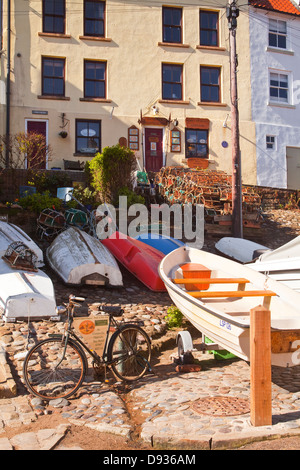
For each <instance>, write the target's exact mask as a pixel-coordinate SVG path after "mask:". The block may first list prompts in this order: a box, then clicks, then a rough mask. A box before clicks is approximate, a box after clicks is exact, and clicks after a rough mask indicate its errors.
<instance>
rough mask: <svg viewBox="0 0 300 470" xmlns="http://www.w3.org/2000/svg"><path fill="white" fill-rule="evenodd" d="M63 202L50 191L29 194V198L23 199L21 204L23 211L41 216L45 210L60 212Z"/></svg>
mask: <svg viewBox="0 0 300 470" xmlns="http://www.w3.org/2000/svg"><path fill="white" fill-rule="evenodd" d="M62 203H63V201H62V200H61V199H58V198H57V197H52V196H51V194H50V192H49V191H46V192H45V193H43V194H41V193H35V194H29V195H28V196H25V197H22V198H21V199H20V201H19V204H20V206H21V207H23V209H28V210H30V211H32V212H35V213H36V214H39V213H40V212H42V211H43V210H44V209H55V210H57V211H58V210H60V208H61V207H62Z"/></svg>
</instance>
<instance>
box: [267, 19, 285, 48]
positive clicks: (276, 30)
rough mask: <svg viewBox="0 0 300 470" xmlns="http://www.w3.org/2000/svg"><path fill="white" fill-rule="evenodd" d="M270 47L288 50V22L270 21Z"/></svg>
mask: <svg viewBox="0 0 300 470" xmlns="http://www.w3.org/2000/svg"><path fill="white" fill-rule="evenodd" d="M269 46H270V47H278V48H279V49H286V48H287V24H286V21H282V20H273V19H269Z"/></svg>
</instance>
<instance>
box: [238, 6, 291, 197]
mask: <svg viewBox="0 0 300 470" xmlns="http://www.w3.org/2000/svg"><path fill="white" fill-rule="evenodd" d="M249 5H250V6H251V7H250V9H249V25H250V54H251V89H252V91H251V96H252V120H253V121H254V122H255V125H256V159H257V184H258V185H260V186H268V187H273V188H288V189H300V9H299V7H298V6H296V4H294V3H293V2H292V1H290V0H249ZM241 12H242V10H241ZM240 105H241V104H240Z"/></svg>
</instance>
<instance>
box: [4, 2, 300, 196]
mask: <svg viewBox="0 0 300 470" xmlns="http://www.w3.org/2000/svg"><path fill="white" fill-rule="evenodd" d="M226 6H227V4H226V2H221V1H219V0H207V1H205V2H202V1H201V2H199V1H195V0H183V1H181V2H178V1H177V0H176V1H171V0H170V1H166V2H160V1H157V0H150V1H146V0H141V1H138V0H129V1H124V2H119V1H118V0H107V1H102V0H26V1H25V0H15V2H11V0H1V68H0V74H1V75H0V113H1V122H0V133H1V134H2V135H3V134H5V133H6V132H7V127H8V126H9V133H10V134H11V135H13V134H16V133H17V132H20V131H26V132H33V131H35V132H38V133H42V134H44V135H45V138H46V140H47V143H48V144H50V146H51V148H52V155H51V159H48V158H47V155H46V156H45V160H44V162H43V163H42V165H41V166H42V167H44V168H46V169H51V168H61V169H66V168H72V167H74V166H75V167H77V165H78V162H80V163H81V164H84V162H86V161H87V160H89V159H91V158H92V157H93V156H94V154H95V152H98V151H101V149H102V148H103V147H105V146H108V145H114V144H116V143H118V142H120V143H121V144H122V145H128V146H129V147H130V148H132V149H133V150H134V151H135V153H136V156H137V159H138V161H139V163H140V165H141V167H145V168H146V169H147V170H148V171H157V170H159V169H160V168H161V167H162V166H169V165H184V166H189V167H194V168H209V169H217V170H224V171H226V172H227V173H231V171H232V157H231V143H232V138H231V114H230V111H231V96H230V60H229V52H230V51H229V29H228V22H227V17H226ZM239 10H240V14H239V17H238V27H237V36H236V37H237V54H238V56H237V59H238V60H237V80H238V103H239V121H240V129H239V130H240V149H241V161H242V180H243V182H244V183H247V184H260V185H263V186H274V187H291V188H292V187H297V186H298V187H299V183H297V181H298V182H299V180H300V178H299V176H298V173H297V172H299V171H300V169H299V165H300V163H299V158H300V157H299V151H300V150H299V149H300V137H299V135H300V133H299V122H300V121H299V117H300V116H299V112H300V111H299V109H300V106H299V104H298V101H299V99H300V98H299V96H300V95H299V93H298V95H299V96H298V95H297V83H298V82H299V80H300V77H299V66H298V69H297V64H299V50H300V39H299V37H300V26H299V21H300V10H299V8H298V7H297V5H296V4H295V3H292V0H270V1H266V0H249V5H247V4H245V3H243V4H241V6H240V7H239ZM8 64H9V65H10V67H8ZM299 83H300V82H299ZM299 83H298V85H299ZM298 88H299V89H300V86H299V87H298ZM297 96H298V98H299V99H298V101H297ZM26 165H27V167H30V165H31V162H30V161H27V162H26Z"/></svg>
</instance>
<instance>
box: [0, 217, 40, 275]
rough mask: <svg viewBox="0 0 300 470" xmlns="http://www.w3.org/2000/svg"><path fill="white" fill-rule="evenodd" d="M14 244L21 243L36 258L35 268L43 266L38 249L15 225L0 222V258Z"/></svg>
mask: <svg viewBox="0 0 300 470" xmlns="http://www.w3.org/2000/svg"><path fill="white" fill-rule="evenodd" d="M14 242H22V243H24V245H26V246H28V248H29V249H30V250H32V251H33V253H34V254H35V255H36V257H37V267H42V266H44V256H43V252H42V250H41V249H40V247H39V246H38V245H37V244H36V243H35V242H34V241H33V240H32V239H31V238H30V237H29V236H28V235H27V234H26V233H25V232H24V231H23V230H22V229H21V228H20V227H17V225H14V224H10V223H8V222H2V221H0V256H3V255H4V254H5V252H6V250H7V248H8V247H9V245H11V244H12V243H14Z"/></svg>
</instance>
